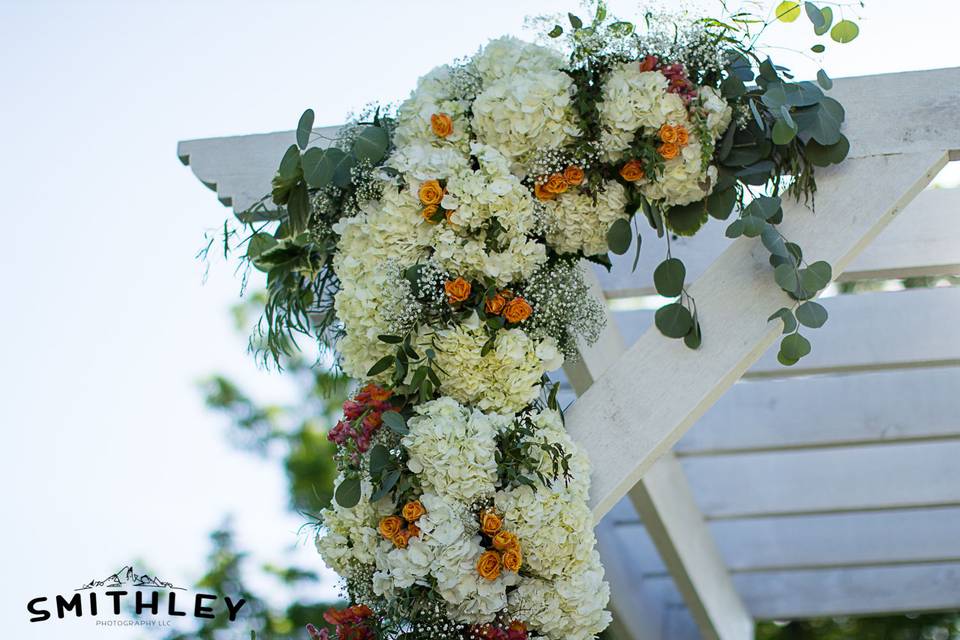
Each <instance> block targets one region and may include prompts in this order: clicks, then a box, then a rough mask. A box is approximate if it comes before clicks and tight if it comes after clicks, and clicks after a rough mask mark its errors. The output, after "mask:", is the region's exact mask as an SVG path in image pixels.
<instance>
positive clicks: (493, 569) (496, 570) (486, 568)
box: [477, 551, 500, 580]
mask: <svg viewBox="0 0 960 640" xmlns="http://www.w3.org/2000/svg"><path fill="white" fill-rule="evenodd" d="M477 573H479V574H480V577H481V578H486V579H487V580H496V579H497V578H498V577H499V576H500V554H499V553H497V552H496V551H484V552H483V553H481V554H480V559H478V560H477Z"/></svg>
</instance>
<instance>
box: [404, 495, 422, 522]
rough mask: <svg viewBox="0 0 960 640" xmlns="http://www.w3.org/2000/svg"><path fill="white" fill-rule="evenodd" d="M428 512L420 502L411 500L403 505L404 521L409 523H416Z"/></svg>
mask: <svg viewBox="0 0 960 640" xmlns="http://www.w3.org/2000/svg"><path fill="white" fill-rule="evenodd" d="M426 512H427V510H426V509H424V508H423V504H422V503H421V502H420V501H419V500H411V501H410V502H408V503H407V504H405V505H403V519H404V520H406V521H407V522H416V521H417V520H418V519H419V518H420V516H422V515H423V514H425V513H426Z"/></svg>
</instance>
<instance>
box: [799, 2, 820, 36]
mask: <svg viewBox="0 0 960 640" xmlns="http://www.w3.org/2000/svg"><path fill="white" fill-rule="evenodd" d="M803 9H804V11H806V13H807V18H809V19H810V22H812V23H813V27H814V28H815V29H816V28H819V27H822V26H823V25H824V22H825V21H824V19H823V14H822V13H821V12H820V9H819V8H818V7H817V5H815V4H813V3H812V2H804V3H803Z"/></svg>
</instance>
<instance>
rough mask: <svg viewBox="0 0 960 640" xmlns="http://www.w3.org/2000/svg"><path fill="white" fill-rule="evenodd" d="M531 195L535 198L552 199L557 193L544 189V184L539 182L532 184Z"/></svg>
mask: <svg viewBox="0 0 960 640" xmlns="http://www.w3.org/2000/svg"><path fill="white" fill-rule="evenodd" d="M533 195H535V196H536V197H537V200H553V199H554V198H556V197H557V194H555V193H550V192H549V191H547V190H546V188H545V185H542V184H540V183H539V182H538V183H536V184H535V185H533Z"/></svg>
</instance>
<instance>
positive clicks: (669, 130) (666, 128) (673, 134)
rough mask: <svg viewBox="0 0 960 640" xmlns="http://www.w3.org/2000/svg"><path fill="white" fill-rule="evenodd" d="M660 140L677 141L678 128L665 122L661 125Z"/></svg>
mask: <svg viewBox="0 0 960 640" xmlns="http://www.w3.org/2000/svg"><path fill="white" fill-rule="evenodd" d="M660 141H661V142H670V143H675V142H676V141H677V130H676V128H674V127H673V125H669V124H665V125H663V126H662V127H660Z"/></svg>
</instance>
